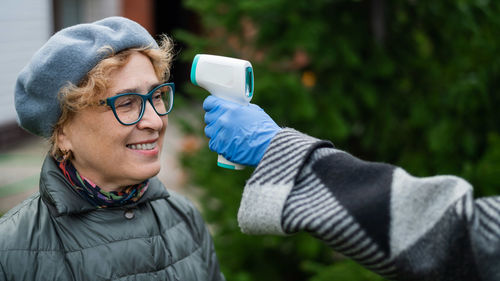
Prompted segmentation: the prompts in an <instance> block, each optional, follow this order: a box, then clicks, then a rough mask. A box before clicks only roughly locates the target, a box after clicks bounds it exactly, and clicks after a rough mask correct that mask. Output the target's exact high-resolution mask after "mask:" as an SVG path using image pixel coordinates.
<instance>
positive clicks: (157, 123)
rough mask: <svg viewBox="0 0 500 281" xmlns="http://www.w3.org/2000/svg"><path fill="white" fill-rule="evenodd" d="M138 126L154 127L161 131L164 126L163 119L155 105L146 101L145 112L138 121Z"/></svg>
mask: <svg viewBox="0 0 500 281" xmlns="http://www.w3.org/2000/svg"><path fill="white" fill-rule="evenodd" d="M137 127H138V128H139V129H152V130H156V131H159V130H161V128H163V120H162V118H161V116H159V115H158V114H157V113H156V111H155V109H154V108H153V106H152V105H151V104H150V103H149V102H146V105H145V108H144V114H143V115H142V118H141V120H139V122H137Z"/></svg>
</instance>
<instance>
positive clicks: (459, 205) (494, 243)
mask: <svg viewBox="0 0 500 281" xmlns="http://www.w3.org/2000/svg"><path fill="white" fill-rule="evenodd" d="M325 146H326V145H325V143H324V142H321V141H319V140H315V139H313V138H311V137H309V136H306V135H303V134H301V133H299V132H297V131H294V130H291V129H285V130H283V131H281V132H280V133H279V134H278V135H276V137H275V138H274V139H273V140H272V142H271V144H270V146H269V148H268V150H267V152H266V154H265V155H264V158H263V159H262V161H261V163H260V164H259V166H257V169H256V170H255V172H254V174H253V175H252V177H251V178H250V179H249V180H248V182H247V185H246V186H245V191H244V196H243V200H242V202H241V207H240V211H239V215H238V219H239V222H240V226H241V229H242V230H243V231H244V232H246V233H253V234H256V233H276V234H291V233H294V232H297V231H307V232H309V233H311V234H312V235H314V236H316V237H317V238H319V239H321V240H323V241H324V242H325V243H326V244H328V245H329V246H331V247H332V248H333V249H335V250H336V251H338V252H341V253H343V254H344V255H346V256H349V257H351V258H352V259H354V260H356V261H357V262H359V263H360V264H362V265H364V266H365V267H367V268H368V269H371V270H373V271H375V272H377V273H379V274H380V275H382V276H385V277H387V278H389V279H397V280H500V268H499V267H498V264H499V263H500V198H498V197H492V198H482V199H477V200H476V201H474V199H473V197H472V187H471V186H470V184H469V183H467V182H466V181H464V180H463V179H461V178H458V177H455V176H436V177H429V178H416V177H413V176H411V175H409V174H408V173H407V172H405V171H404V170H403V169H401V168H398V167H395V166H392V165H388V164H383V163H372V162H365V161H362V160H360V159H357V158H356V157H353V156H352V155H349V154H348V153H346V152H344V151H340V150H337V149H335V148H333V147H332V146H329V147H328V146H326V147H325ZM288 151H294V153H289V152H288Z"/></svg>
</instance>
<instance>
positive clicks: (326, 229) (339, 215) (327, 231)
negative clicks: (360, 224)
mask: <svg viewBox="0 0 500 281" xmlns="http://www.w3.org/2000/svg"><path fill="white" fill-rule="evenodd" d="M331 212H332V213H335V216H332V217H331V219H330V220H329V221H327V222H326V223H325V225H324V226H323V227H321V228H320V229H318V231H317V233H318V234H319V235H320V237H329V236H330V235H331V232H332V231H333V229H334V228H335V227H339V225H336V224H337V223H338V222H340V221H346V220H352V217H350V216H349V213H347V212H346V211H345V209H344V208H343V207H342V206H341V205H340V204H339V205H338V206H337V207H335V208H334V209H332V211H331Z"/></svg>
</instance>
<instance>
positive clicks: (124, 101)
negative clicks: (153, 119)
mask: <svg viewBox="0 0 500 281" xmlns="http://www.w3.org/2000/svg"><path fill="white" fill-rule="evenodd" d="M143 101H144V100H143V98H142V97H141V96H139V95H136V94H130V95H124V96H121V97H119V98H117V99H116V100H115V111H116V115H117V116H118V119H120V121H121V122H123V123H126V124H128V123H134V122H136V121H137V120H138V119H139V117H140V115H141V110H142V107H143V104H142V103H143ZM151 101H152V105H153V108H154V110H155V111H156V113H158V114H159V115H165V114H167V113H168V112H169V111H170V109H171V108H172V104H173V89H172V87H171V86H169V85H164V86H162V87H160V88H158V89H156V91H155V92H154V93H152V95H151Z"/></svg>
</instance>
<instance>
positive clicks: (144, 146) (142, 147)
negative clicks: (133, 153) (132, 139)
mask: <svg viewBox="0 0 500 281" xmlns="http://www.w3.org/2000/svg"><path fill="white" fill-rule="evenodd" d="M127 147H128V148H130V149H134V150H151V149H153V148H155V147H156V142H152V143H140V144H127Z"/></svg>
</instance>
